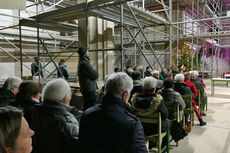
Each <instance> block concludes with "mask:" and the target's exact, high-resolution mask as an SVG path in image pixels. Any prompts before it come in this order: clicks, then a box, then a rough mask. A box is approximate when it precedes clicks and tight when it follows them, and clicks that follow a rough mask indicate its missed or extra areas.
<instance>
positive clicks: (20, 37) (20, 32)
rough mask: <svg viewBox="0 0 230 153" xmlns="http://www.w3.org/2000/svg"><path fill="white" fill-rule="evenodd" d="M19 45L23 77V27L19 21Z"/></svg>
mask: <svg viewBox="0 0 230 153" xmlns="http://www.w3.org/2000/svg"><path fill="white" fill-rule="evenodd" d="M19 41H20V43H19V47H20V67H21V78H22V77H23V65H22V62H23V61H22V27H21V23H20V21H19Z"/></svg>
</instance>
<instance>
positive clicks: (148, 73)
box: [144, 71, 153, 77]
mask: <svg viewBox="0 0 230 153" xmlns="http://www.w3.org/2000/svg"><path fill="white" fill-rule="evenodd" d="M144 74H145V77H149V76H153V75H152V74H151V72H149V71H145V73H144Z"/></svg>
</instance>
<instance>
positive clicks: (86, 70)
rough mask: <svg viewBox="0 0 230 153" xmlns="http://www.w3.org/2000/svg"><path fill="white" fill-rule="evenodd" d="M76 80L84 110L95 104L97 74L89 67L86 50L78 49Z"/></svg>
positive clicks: (87, 51) (88, 54)
mask: <svg viewBox="0 0 230 153" xmlns="http://www.w3.org/2000/svg"><path fill="white" fill-rule="evenodd" d="M77 52H78V54H79V63H78V79H79V83H80V89H81V93H82V95H83V97H84V110H86V109H87V108H89V107H92V106H94V105H95V104H96V90H97V82H96V80H97V78H98V73H97V71H96V70H94V69H93V67H92V66H91V65H90V61H89V57H90V53H89V50H88V49H87V48H84V47H80V48H79V49H78V51H77Z"/></svg>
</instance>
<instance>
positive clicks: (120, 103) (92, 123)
mask: <svg viewBox="0 0 230 153" xmlns="http://www.w3.org/2000/svg"><path fill="white" fill-rule="evenodd" d="M132 88H133V80H132V79H131V78H130V77H129V76H128V75H127V74H126V73H123V72H118V73H114V74H111V75H110V76H109V77H108V79H107V80H106V83H105V95H104V97H103V98H102V100H101V103H100V104H97V105H95V106H93V107H91V108H89V109H87V110H86V111H85V112H84V113H83V115H82V116H81V124H80V132H79V140H80V144H81V150H82V153H147V149H146V146H145V137H144V132H143V127H142V125H141V123H140V121H139V120H138V119H137V118H136V117H135V116H134V115H132V114H130V113H129V112H128V111H127V109H126V106H127V103H128V100H129V96H130V92H131V90H132Z"/></svg>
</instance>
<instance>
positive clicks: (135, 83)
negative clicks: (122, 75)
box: [133, 80, 142, 86]
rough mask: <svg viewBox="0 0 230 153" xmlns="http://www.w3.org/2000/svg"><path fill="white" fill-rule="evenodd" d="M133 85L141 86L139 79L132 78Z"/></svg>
mask: <svg viewBox="0 0 230 153" xmlns="http://www.w3.org/2000/svg"><path fill="white" fill-rule="evenodd" d="M133 86H142V82H141V80H133Z"/></svg>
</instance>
